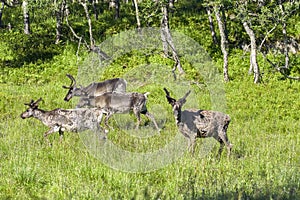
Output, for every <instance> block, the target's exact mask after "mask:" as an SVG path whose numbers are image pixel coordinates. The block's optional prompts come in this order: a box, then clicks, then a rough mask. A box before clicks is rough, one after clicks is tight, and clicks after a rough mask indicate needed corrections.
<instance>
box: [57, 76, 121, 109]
mask: <svg viewBox="0 0 300 200" xmlns="http://www.w3.org/2000/svg"><path fill="white" fill-rule="evenodd" d="M67 77H68V78H69V79H70V80H71V84H70V86H63V88H65V89H68V90H69V91H68V93H67V95H66V96H65V98H64V100H65V101H69V100H70V99H71V98H72V97H73V96H80V97H81V98H80V100H79V102H81V101H82V98H83V97H89V96H100V95H102V94H104V93H106V92H116V93H123V92H125V91H126V86H127V83H126V81H125V80H124V79H122V78H114V79H109V80H106V81H103V82H93V83H91V84H89V85H88V86H86V87H82V86H80V87H77V85H76V80H75V78H74V77H73V76H72V75H71V74H67ZM81 104H82V103H79V104H77V106H76V107H77V108H78V107H80V105H81Z"/></svg>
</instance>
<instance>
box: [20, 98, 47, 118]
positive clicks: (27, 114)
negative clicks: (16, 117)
mask: <svg viewBox="0 0 300 200" xmlns="http://www.w3.org/2000/svg"><path fill="white" fill-rule="evenodd" d="M41 100H42V98H39V99H38V100H37V101H34V100H31V102H30V103H24V105H26V106H29V108H28V109H27V110H26V111H25V112H23V113H22V114H21V118H22V119H25V118H29V117H32V116H33V112H34V110H36V109H38V103H39V102H40V101H41Z"/></svg>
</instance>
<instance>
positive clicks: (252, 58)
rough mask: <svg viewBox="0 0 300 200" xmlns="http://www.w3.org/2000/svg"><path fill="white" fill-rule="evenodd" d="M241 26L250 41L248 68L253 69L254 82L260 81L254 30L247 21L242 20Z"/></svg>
mask: <svg viewBox="0 0 300 200" xmlns="http://www.w3.org/2000/svg"><path fill="white" fill-rule="evenodd" d="M243 26H244V28H245V30H246V32H247V34H248V36H249V37H250V41H251V52H250V69H252V70H253V73H254V83H260V81H261V77H260V72H259V66H258V63H257V59H256V57H257V55H256V38H255V34H254V31H253V30H252V29H251V28H250V26H249V25H248V23H247V21H244V22H243Z"/></svg>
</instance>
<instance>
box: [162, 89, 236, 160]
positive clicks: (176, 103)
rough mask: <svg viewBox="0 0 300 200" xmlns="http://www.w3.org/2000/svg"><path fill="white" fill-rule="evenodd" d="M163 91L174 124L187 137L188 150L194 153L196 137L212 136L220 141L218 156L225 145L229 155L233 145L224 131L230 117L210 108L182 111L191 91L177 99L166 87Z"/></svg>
mask: <svg viewBox="0 0 300 200" xmlns="http://www.w3.org/2000/svg"><path fill="white" fill-rule="evenodd" d="M164 91H165V93H166V98H167V100H168V102H169V104H171V106H172V108H173V114H174V117H175V120H176V125H177V127H178V129H179V131H180V132H181V133H182V134H183V135H184V137H186V138H187V139H188V149H189V151H191V152H192V153H194V146H195V143H196V138H206V137H213V138H214V139H216V140H217V141H218V142H219V143H220V148H219V152H218V156H219V158H220V157H221V154H222V151H223V148H224V146H225V145H226V147H227V150H228V153H227V156H228V157H229V156H230V152H231V148H232V146H233V145H232V144H231V143H230V142H229V140H228V137H227V133H226V132H227V128H228V125H229V123H230V117H229V116H228V115H227V114H224V113H221V112H217V111H210V110H198V109H187V110H183V111H182V110H181V109H182V106H183V105H184V104H185V102H186V98H187V96H188V95H189V94H190V92H191V91H188V92H187V93H186V94H185V95H184V96H183V97H182V98H180V99H179V100H176V99H174V98H172V97H171V96H170V93H169V91H168V90H167V89H166V88H164Z"/></svg>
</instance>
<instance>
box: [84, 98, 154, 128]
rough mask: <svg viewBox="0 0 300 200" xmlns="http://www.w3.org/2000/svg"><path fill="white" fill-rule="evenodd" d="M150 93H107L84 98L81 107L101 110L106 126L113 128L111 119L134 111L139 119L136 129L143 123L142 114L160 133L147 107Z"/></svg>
mask: <svg viewBox="0 0 300 200" xmlns="http://www.w3.org/2000/svg"><path fill="white" fill-rule="evenodd" d="M148 94H149V93H148V92H147V93H144V94H141V93H137V92H127V93H113V92H107V93H104V94H102V95H101V96H97V97H87V98H83V100H82V102H81V103H82V104H81V105H80V107H83V106H89V107H97V108H101V109H102V111H103V112H104V113H105V114H106V118H105V121H104V123H105V126H106V127H108V128H111V127H110V126H109V125H108V120H109V118H110V117H111V116H112V115H113V114H115V113H128V112H130V111H133V113H134V114H135V116H136V118H137V124H136V129H138V128H139V126H140V123H141V116H140V114H144V115H145V116H146V117H148V118H149V119H150V120H151V121H152V122H153V123H154V126H155V128H156V129H157V130H158V131H160V129H159V127H158V125H157V123H156V121H155V119H154V117H153V115H152V114H151V113H149V111H148V110H147V107H146V103H147V95H148Z"/></svg>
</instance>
